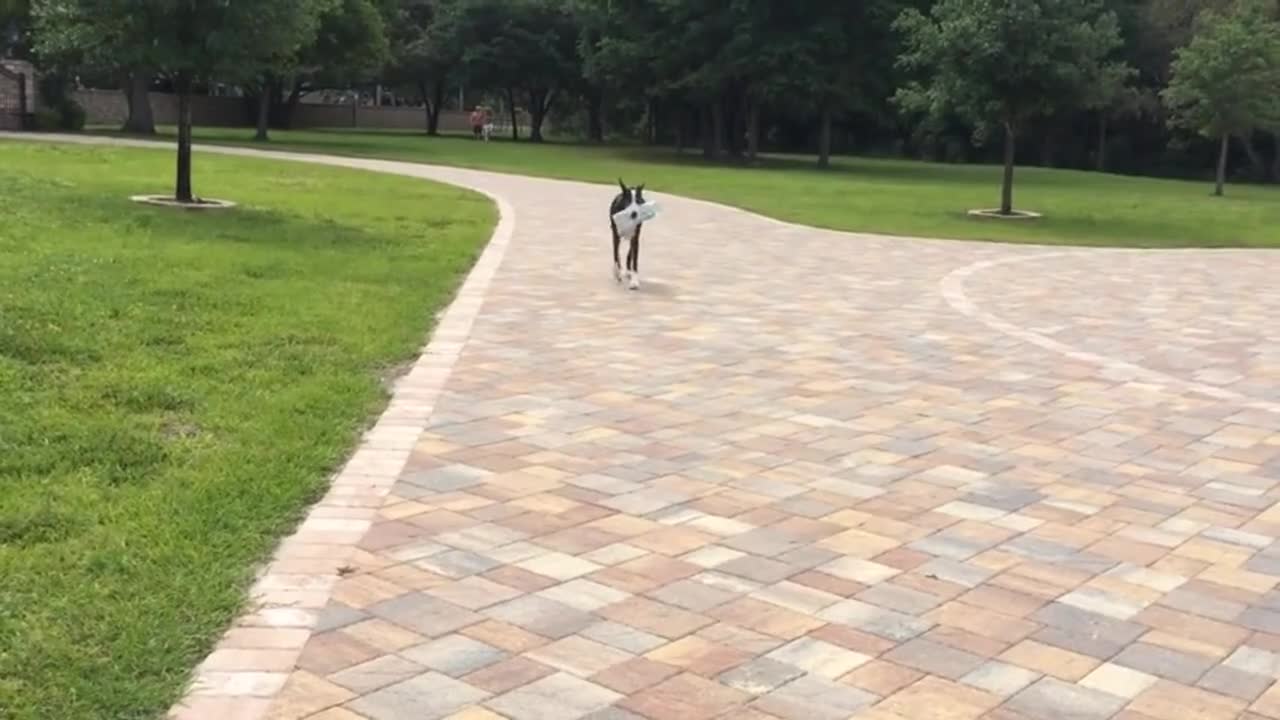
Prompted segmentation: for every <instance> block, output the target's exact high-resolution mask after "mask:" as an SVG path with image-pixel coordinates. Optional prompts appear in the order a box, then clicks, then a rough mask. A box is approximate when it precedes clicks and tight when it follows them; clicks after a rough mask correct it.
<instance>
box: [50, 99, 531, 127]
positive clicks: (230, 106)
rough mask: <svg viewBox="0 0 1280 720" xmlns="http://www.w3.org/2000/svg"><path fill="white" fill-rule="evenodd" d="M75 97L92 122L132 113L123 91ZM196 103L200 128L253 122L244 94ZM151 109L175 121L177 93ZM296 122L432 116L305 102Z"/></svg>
mask: <svg viewBox="0 0 1280 720" xmlns="http://www.w3.org/2000/svg"><path fill="white" fill-rule="evenodd" d="M73 97H74V98H75V99H76V101H77V102H79V103H80V105H81V106H83V107H84V109H85V112H86V113H87V115H88V123H89V124H90V125H123V124H124V120H125V117H127V116H128V113H129V105H128V103H127V102H126V101H125V98H124V93H122V92H120V91H119V90H77V91H75V93H73ZM191 102H192V105H191V118H192V121H193V122H194V123H195V124H196V126H197V127H200V126H203V127H250V126H252V124H253V118H251V117H249V116H248V114H247V112H246V110H245V103H244V100H243V99H241V98H235V97H208V96H204V95H196V96H193V97H192V98H191ZM151 112H152V114H153V115H154V116H155V120H156V124H157V125H176V124H177V122H178V98H177V96H175V95H170V94H167V93H154V92H153V93H151ZM494 120H495V122H496V123H497V125H498V128H499V132H509V131H510V127H511V126H510V121H509V120H507V119H506V118H505V117H495V118H494ZM520 122H521V126H522V128H524V127H527V123H528V118H527V116H524V115H522V116H521V118H520ZM293 124H294V127H297V128H374V129H386V130H425V129H426V127H427V116H426V110H424V109H423V108H406V107H366V106H360V107H356V108H353V107H352V106H351V105H321V104H311V103H302V104H300V105H298V108H297V110H296V111H295V113H294V117H293ZM504 128H505V129H504ZM470 129H471V128H470V126H469V124H468V121H467V113H464V112H459V111H457V110H445V111H443V112H441V113H440V130H441V131H443V132H466V131H469V130H470Z"/></svg>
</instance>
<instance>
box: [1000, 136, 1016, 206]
mask: <svg viewBox="0 0 1280 720" xmlns="http://www.w3.org/2000/svg"><path fill="white" fill-rule="evenodd" d="M1017 147H1018V139H1017V138H1016V137H1015V136H1014V132H1013V123H1010V122H1005V124H1004V181H1003V182H1002V183H1001V184H1000V214H1001V215H1012V214H1013V158H1014V152H1015V150H1016V149H1017Z"/></svg>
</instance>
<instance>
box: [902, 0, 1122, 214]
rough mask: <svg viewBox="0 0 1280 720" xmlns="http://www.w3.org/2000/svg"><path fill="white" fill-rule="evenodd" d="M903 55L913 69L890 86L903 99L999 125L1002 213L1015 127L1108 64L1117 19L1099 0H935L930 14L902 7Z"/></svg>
mask: <svg viewBox="0 0 1280 720" xmlns="http://www.w3.org/2000/svg"><path fill="white" fill-rule="evenodd" d="M895 25H896V28H897V29H898V31H899V32H901V33H902V35H903V37H904V38H905V40H906V46H907V47H906V51H905V52H904V53H903V55H902V57H901V60H900V64H901V66H902V67H903V69H904V70H907V71H908V72H911V73H915V75H916V78H917V79H916V80H915V81H913V82H909V83H908V84H907V85H906V86H905V87H903V88H901V89H900V90H899V91H898V93H897V94H896V95H895V100H896V102H897V103H898V105H899V106H900V107H902V108H903V109H905V110H907V111H909V112H917V113H922V114H926V115H929V116H932V117H934V118H942V117H945V116H947V115H948V114H952V113H954V114H956V115H958V116H960V117H962V118H965V119H967V120H969V121H971V122H973V123H975V124H977V126H978V130H979V132H978V133H977V134H976V136H975V138H976V139H980V138H984V137H986V136H987V135H988V134H989V131H990V130H992V129H995V128H1001V129H1003V130H1004V136H1005V145H1004V179H1003V182H1002V187H1001V200H1000V212H1001V214H1004V215H1009V214H1012V213H1013V169H1014V161H1015V154H1016V150H1017V142H1016V141H1017V131H1018V130H1019V128H1021V127H1026V126H1027V125H1028V123H1029V122H1030V121H1031V120H1033V119H1035V118H1039V117H1046V116H1050V115H1052V114H1053V113H1054V112H1055V111H1057V110H1059V109H1061V108H1064V107H1066V106H1069V105H1073V104H1075V103H1077V102H1078V101H1079V99H1080V98H1082V97H1084V96H1085V95H1086V91H1087V89H1088V88H1089V86H1090V84H1092V83H1096V82H1097V81H1098V80H1099V78H1101V77H1103V76H1104V75H1105V74H1106V73H1107V68H1108V67H1109V66H1110V65H1111V60H1110V59H1109V57H1110V55H1111V53H1112V51H1113V50H1114V49H1115V48H1117V47H1119V45H1120V31H1119V24H1118V19H1117V17H1116V15H1115V14H1114V13H1111V12H1109V11H1105V10H1104V9H1103V8H1102V6H1101V4H1100V3H1099V2H1098V0H1035V1H1034V2H1031V1H1030V0H938V2H936V3H935V4H934V5H933V7H932V8H931V9H930V14H929V15H928V16H926V15H924V14H922V13H920V12H919V11H918V10H914V9H909V10H906V11H905V12H903V13H902V16H901V17H899V18H898V21H897V23H896V24H895Z"/></svg>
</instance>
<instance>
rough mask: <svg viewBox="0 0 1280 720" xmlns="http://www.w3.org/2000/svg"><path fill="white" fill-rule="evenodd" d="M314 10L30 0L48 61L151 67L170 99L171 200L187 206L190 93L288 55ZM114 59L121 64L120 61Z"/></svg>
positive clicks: (221, 1) (263, 0)
mask: <svg viewBox="0 0 1280 720" xmlns="http://www.w3.org/2000/svg"><path fill="white" fill-rule="evenodd" d="M314 8H315V5H314V3H313V2H312V1H311V0H244V1H243V2H234V3H232V2H227V1H226V0H187V1H185V2H164V3H160V2H151V1H148V0H34V1H33V6H32V9H33V14H34V17H35V21H36V45H37V49H38V50H39V51H40V52H41V53H42V54H46V55H49V56H53V57H71V56H75V55H78V56H79V57H80V58H81V60H82V61H84V62H90V63H91V62H93V61H94V60H95V59H104V58H117V60H116V62H120V64H121V65H123V66H127V67H144V66H146V67H156V68H159V69H160V71H161V72H162V73H164V74H166V75H168V76H169V77H170V78H171V79H172V81H173V86H174V89H175V91H176V92H177V95H178V153H177V171H176V176H175V182H174V197H175V198H176V199H177V200H178V201H179V202H186V203H189V202H195V200H196V198H195V194H194V193H193V192H192V187H191V92H192V87H193V85H194V84H195V83H197V82H200V81H207V80H208V79H209V78H212V77H221V78H236V79H240V78H245V77H246V76H248V75H250V74H252V73H254V72H257V71H258V70H259V69H260V68H261V67H262V66H263V65H264V63H269V62H271V61H272V59H273V58H276V57H278V56H280V55H283V54H287V53H289V52H292V51H295V50H296V49H297V46H298V44H299V42H300V38H301V37H302V36H303V35H304V33H303V32H301V31H300V30H299V28H300V27H305V26H306V25H307V24H308V23H309V22H310V19H309V14H310V13H311V12H312V11H313V10H314ZM119 58H125V60H124V61H123V62H121V61H120V60H119Z"/></svg>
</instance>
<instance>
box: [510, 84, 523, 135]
mask: <svg viewBox="0 0 1280 720" xmlns="http://www.w3.org/2000/svg"><path fill="white" fill-rule="evenodd" d="M507 112H508V113H510V115H511V140H512V141H513V142H520V116H519V111H518V110H517V109H516V91H515V89H513V88H507Z"/></svg>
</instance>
